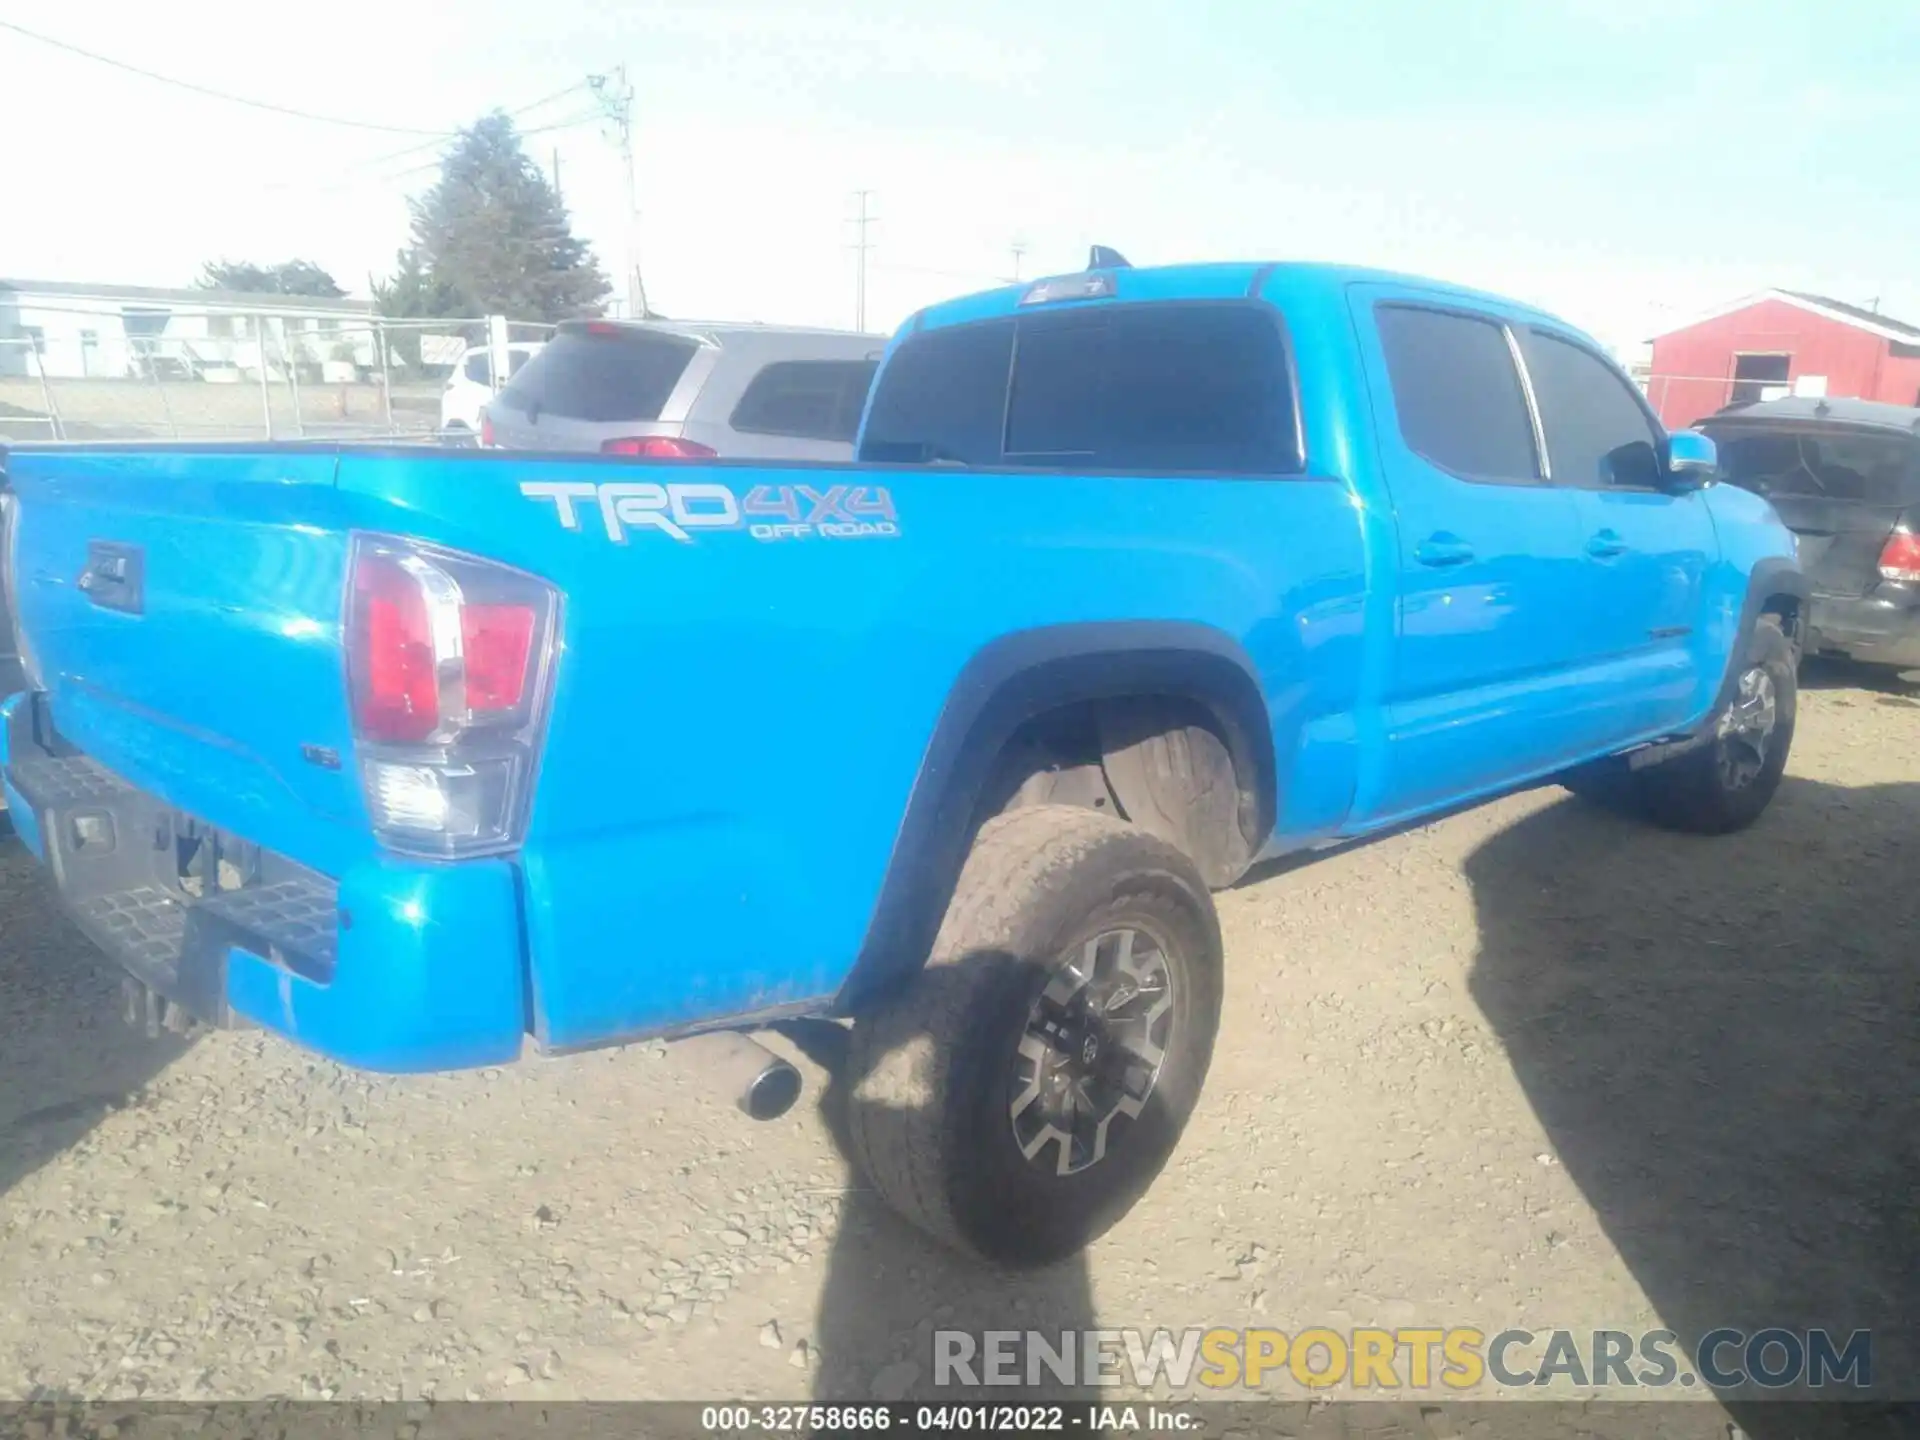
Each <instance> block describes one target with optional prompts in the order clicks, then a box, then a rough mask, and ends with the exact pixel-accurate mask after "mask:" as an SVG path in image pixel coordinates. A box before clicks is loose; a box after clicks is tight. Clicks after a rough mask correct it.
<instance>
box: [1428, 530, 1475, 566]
mask: <svg viewBox="0 0 1920 1440" xmlns="http://www.w3.org/2000/svg"><path fill="white" fill-rule="evenodd" d="M1413 558H1414V559H1416V560H1418V561H1419V562H1420V563H1421V564H1422V565H1435V566H1444V565H1465V564H1466V563H1467V562H1468V561H1469V560H1471V559H1473V547H1472V546H1471V545H1469V544H1468V543H1467V542H1466V541H1464V540H1462V539H1461V538H1460V537H1459V536H1458V535H1454V534H1452V533H1450V532H1448V531H1446V530H1442V531H1439V532H1438V533H1437V534H1433V535H1429V536H1428V537H1427V538H1426V539H1424V540H1422V541H1421V542H1420V543H1419V544H1418V545H1416V546H1415V547H1414V550H1413Z"/></svg>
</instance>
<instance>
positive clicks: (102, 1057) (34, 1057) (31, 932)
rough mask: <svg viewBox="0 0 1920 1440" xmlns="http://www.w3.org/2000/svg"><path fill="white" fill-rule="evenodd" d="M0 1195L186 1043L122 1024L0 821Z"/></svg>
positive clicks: (80, 946)
mask: <svg viewBox="0 0 1920 1440" xmlns="http://www.w3.org/2000/svg"><path fill="white" fill-rule="evenodd" d="M0 1024H4V1026H5V1029H6V1039H5V1041H4V1043H0V1195H4V1194H6V1193H7V1192H8V1191H10V1190H11V1189H12V1188H13V1187H14V1186H15V1185H16V1184H18V1183H19V1182H20V1181H21V1180H23V1179H25V1178H26V1177H27V1176H29V1175H31V1174H32V1173H33V1172H34V1171H36V1170H38V1169H39V1168H40V1167H41V1166H42V1165H45V1164H47V1163H49V1162H50V1161H53V1160H55V1159H57V1158H58V1157H59V1156H60V1155H62V1154H63V1153H65V1152H66V1151H68V1150H70V1149H72V1148H73V1147H74V1146H76V1145H78V1144H80V1143H81V1141H82V1140H84V1139H85V1137H86V1136H87V1134H88V1132H89V1131H91V1130H92V1129H93V1127H94V1126H95V1125H96V1124H98V1123H99V1122H100V1120H101V1118H102V1117H103V1116H105V1115H108V1114H110V1113H112V1112H113V1111H115V1110H121V1109H124V1108H126V1106H127V1105H128V1104H130V1103H131V1102H133V1101H134V1100H135V1099H137V1098H138V1096H139V1095H140V1093H141V1091H142V1090H143V1089H145V1087H146V1086H147V1085H148V1084H149V1083H150V1082H151V1081H152V1080H153V1078H154V1077H155V1076H157V1075H158V1074H159V1073H160V1072H161V1071H162V1070H164V1069H166V1067H167V1066H168V1065H170V1064H172V1063H173V1062H174V1061H175V1060H176V1059H178V1058H179V1057H180V1056H181V1055H182V1054H183V1053H185V1051H186V1049H187V1047H188V1045H189V1044H190V1043H191V1042H190V1041H187V1040H185V1039H182V1038H181V1037H179V1036H177V1035H171V1034H162V1035H161V1036H160V1037H159V1038H157V1039H149V1038H148V1037H147V1036H146V1035H144V1034H142V1033H141V1032H140V1031H138V1030H135V1029H133V1028H131V1027H130V1026H128V1025H126V1024H125V1023H123V1022H122V1020H121V1018H120V982H119V980H118V978H117V977H116V976H115V975H113V974H112V973H110V972H109V970H108V968H107V967H106V965H105V964H104V963H103V962H102V961H101V960H100V958H99V956H98V954H97V952H96V951H95V950H94V948H93V946H92V945H91V944H90V943H89V942H88V941H87V939H86V938H85V937H84V936H82V935H81V934H80V933H79V931H77V930H75V929H74V928H73V926H72V925H70V924H68V923H67V920H66V918H65V917H64V916H63V915H61V914H60V912H59V910H58V909H57V908H56V906H55V905H54V902H53V897H52V895H51V894H50V893H49V890H48V887H47V883H46V878H45V875H44V873H43V872H42V871H41V870H40V868H39V866H38V865H36V864H35V863H34V860H33V856H32V855H31V854H30V853H28V851H27V849H26V847H25V846H23V845H21V844H20V842H19V841H18V840H17V839H16V838H14V835H13V830H12V827H11V826H10V825H8V824H7V823H6V820H5V814H4V812H0Z"/></svg>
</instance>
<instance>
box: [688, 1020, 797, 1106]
mask: <svg viewBox="0 0 1920 1440" xmlns="http://www.w3.org/2000/svg"><path fill="white" fill-rule="evenodd" d="M668 1050H669V1052H670V1053H672V1054H674V1055H676V1056H678V1057H679V1058H680V1059H682V1060H684V1061H688V1062H690V1063H691V1064H693V1065H694V1066H695V1067H696V1068H698V1069H700V1070H701V1071H702V1072H704V1073H705V1074H706V1076H707V1077H708V1078H709V1079H711V1080H713V1081H714V1082H715V1083H717V1084H718V1085H719V1086H720V1087H721V1088H722V1089H723V1090H725V1091H727V1092H729V1093H730V1094H731V1095H732V1097H733V1103H734V1104H736V1105H738V1106H739V1107H740V1110H741V1112H742V1113H743V1114H745V1115H746V1116H747V1117H748V1118H749V1119H753V1120H777V1119H779V1118H780V1116H782V1115H784V1114H786V1113H787V1111H789V1110H791V1109H792V1108H793V1106H794V1102H795V1101H797V1100H798V1099H799V1098H800V1072H799V1071H798V1070H796V1069H794V1068H793V1066H792V1065H791V1064H789V1063H788V1062H787V1061H785V1060H782V1059H781V1058H780V1057H779V1056H778V1055H776V1054H774V1053H773V1052H772V1051H771V1050H769V1049H767V1047H766V1046H764V1045H762V1044H761V1043H760V1042H759V1041H758V1040H755V1039H753V1038H752V1037H751V1036H748V1035H744V1034H742V1033H741V1032H740V1031H738V1030H714V1031H710V1032H708V1033H707V1034H704V1035H689V1036H688V1037H687V1038H686V1039H684V1040H677V1041H675V1042H673V1043H672V1044H671V1045H670V1046H668Z"/></svg>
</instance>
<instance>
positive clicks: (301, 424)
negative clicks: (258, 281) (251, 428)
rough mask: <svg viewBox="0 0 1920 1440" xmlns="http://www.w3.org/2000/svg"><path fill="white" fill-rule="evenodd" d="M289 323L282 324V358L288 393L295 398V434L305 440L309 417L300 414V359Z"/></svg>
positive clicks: (283, 321)
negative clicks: (296, 352) (288, 335)
mask: <svg viewBox="0 0 1920 1440" xmlns="http://www.w3.org/2000/svg"><path fill="white" fill-rule="evenodd" d="M287 323H288V322H287V321H286V320H284V319H283V320H282V321H281V322H280V358H281V360H282V361H284V362H285V364H286V367H287V393H288V394H289V395H291V396H292V397H293V433H294V434H295V435H297V436H299V437H300V438H301V439H305V438H306V434H307V417H306V416H304V415H302V414H301V413H300V357H299V356H298V355H296V354H295V353H294V347H293V342H292V341H290V340H289V339H288V338H287V334H288V331H287Z"/></svg>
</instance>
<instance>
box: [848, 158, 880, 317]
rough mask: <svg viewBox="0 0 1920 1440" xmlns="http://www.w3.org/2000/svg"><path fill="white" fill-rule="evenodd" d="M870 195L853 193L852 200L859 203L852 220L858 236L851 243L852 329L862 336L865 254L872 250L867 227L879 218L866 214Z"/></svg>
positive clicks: (868, 193) (862, 191)
mask: <svg viewBox="0 0 1920 1440" xmlns="http://www.w3.org/2000/svg"><path fill="white" fill-rule="evenodd" d="M872 194H873V192H872V191H871V190H856V191H854V192H853V198H854V199H855V200H858V201H859V202H860V213H859V214H858V215H856V216H855V217H854V220H853V224H854V229H855V233H856V234H857V235H858V236H859V238H858V239H856V240H855V241H854V242H853V249H854V252H855V254H856V255H857V256H858V260H859V263H858V268H856V269H855V271H854V276H853V328H854V329H855V330H858V331H860V332H861V333H863V334H864V333H865V332H866V328H867V252H868V251H869V250H871V249H872V248H873V246H872V245H871V244H870V243H868V240H867V227H868V226H869V225H871V224H873V223H874V222H875V221H876V220H877V219H878V218H879V217H878V216H875V215H869V214H868V213H867V200H868V199H869V197H871V196H872Z"/></svg>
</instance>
